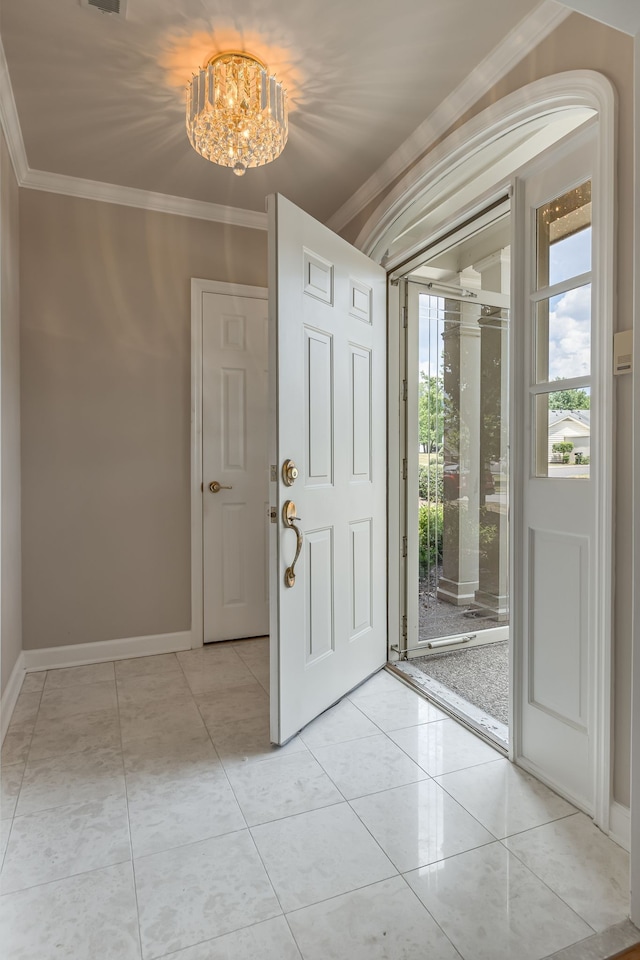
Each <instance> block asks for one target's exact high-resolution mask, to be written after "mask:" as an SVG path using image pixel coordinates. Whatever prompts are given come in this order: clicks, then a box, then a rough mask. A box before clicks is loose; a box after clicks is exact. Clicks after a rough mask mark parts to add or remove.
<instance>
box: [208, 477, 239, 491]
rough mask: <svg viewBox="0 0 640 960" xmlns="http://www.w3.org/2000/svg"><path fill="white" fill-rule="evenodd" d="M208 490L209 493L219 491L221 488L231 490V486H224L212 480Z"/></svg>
mask: <svg viewBox="0 0 640 960" xmlns="http://www.w3.org/2000/svg"><path fill="white" fill-rule="evenodd" d="M209 490H211V493H219V492H220V491H221V490H233V487H225V486H223V484H221V483H218V481H217V480H212V481H211V483H210V484H209Z"/></svg>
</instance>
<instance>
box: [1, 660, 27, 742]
mask: <svg viewBox="0 0 640 960" xmlns="http://www.w3.org/2000/svg"><path fill="white" fill-rule="evenodd" d="M25 673H26V670H25V665H24V654H23V653H21V654H20V656H19V657H18V659H17V660H16V662H15V664H14V666H13V670H12V671H11V676H10V677H9V680H8V681H7V685H6V687H5V688H4V693H3V694H2V696H1V697H0V729H1V735H0V741H2V742H4V738H5V736H6V733H7V730H8V729H9V724H10V723H11V717H12V716H13V711H14V710H15V706H16V702H17V700H18V697H19V695H20V690H21V689H22V683H23V681H24V678H25Z"/></svg>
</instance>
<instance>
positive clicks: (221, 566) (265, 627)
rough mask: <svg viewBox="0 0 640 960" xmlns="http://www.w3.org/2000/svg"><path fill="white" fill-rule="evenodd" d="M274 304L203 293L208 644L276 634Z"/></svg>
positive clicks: (203, 426)
mask: <svg viewBox="0 0 640 960" xmlns="http://www.w3.org/2000/svg"><path fill="white" fill-rule="evenodd" d="M267 363H268V320H267V301H266V300H265V299H255V298H249V297H236V296H224V295H221V294H214V293H203V294H202V497H203V502H202V522H203V558H202V559H203V568H204V573H203V612H204V642H205V643H210V642H211V641H215V640H232V639H236V638H239V637H255V636H263V635H265V634H267V633H268V632H269V598H268V586H267V568H268V552H267V535H266V528H267V507H268V503H267V500H268V461H267V422H268V421H267V397H268V386H267V378H268V374H267Z"/></svg>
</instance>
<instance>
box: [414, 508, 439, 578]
mask: <svg viewBox="0 0 640 960" xmlns="http://www.w3.org/2000/svg"><path fill="white" fill-rule="evenodd" d="M442 519H443V509H442V504H441V503H423V504H421V505H420V509H419V512H418V550H419V562H420V570H421V571H424V570H425V568H427V567H432V566H434V565H435V564H437V563H440V561H441V560H442Z"/></svg>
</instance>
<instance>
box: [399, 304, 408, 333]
mask: <svg viewBox="0 0 640 960" xmlns="http://www.w3.org/2000/svg"><path fill="white" fill-rule="evenodd" d="M400 309H401V311H402V326H403V328H404V329H405V330H406V328H407V308H406V307H401V308H400Z"/></svg>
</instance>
